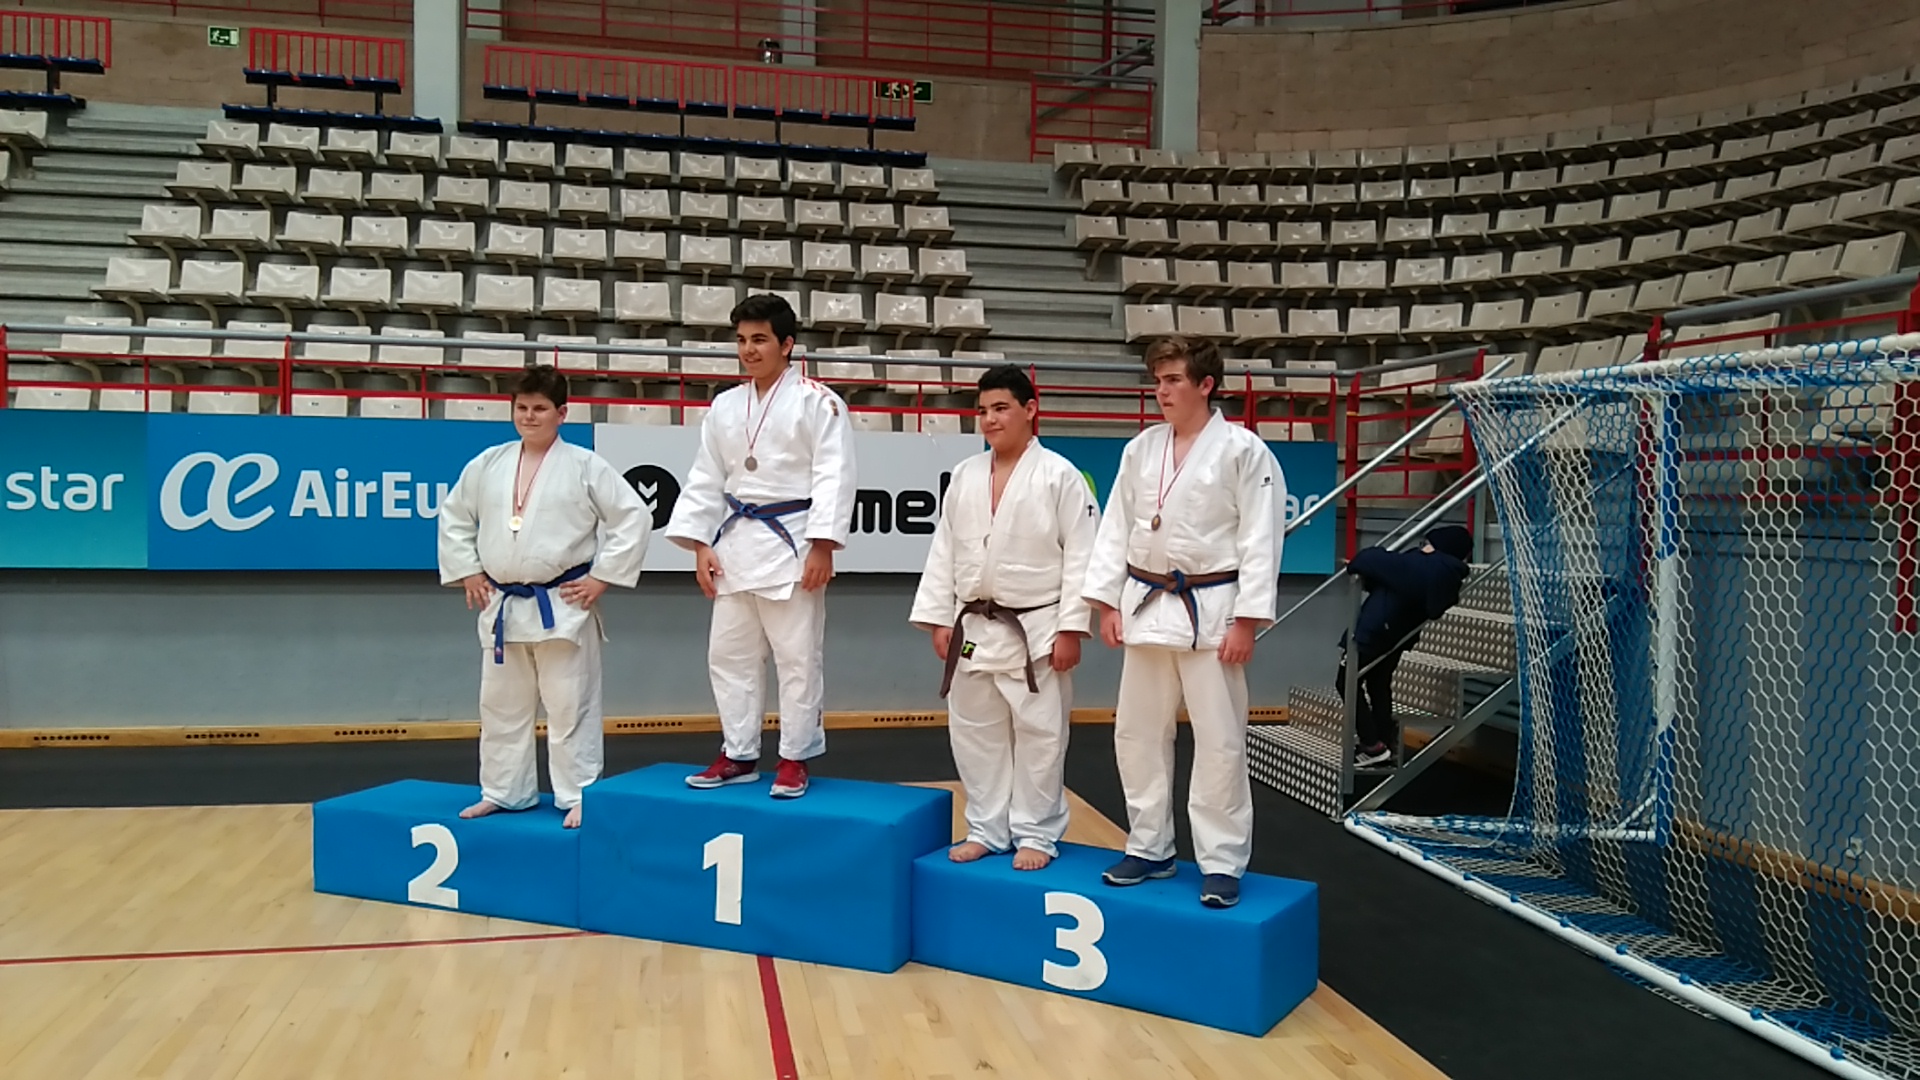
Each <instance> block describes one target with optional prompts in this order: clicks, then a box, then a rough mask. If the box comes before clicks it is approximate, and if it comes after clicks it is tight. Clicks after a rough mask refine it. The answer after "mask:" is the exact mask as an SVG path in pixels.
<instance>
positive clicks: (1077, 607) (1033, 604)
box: [908, 439, 1100, 672]
mask: <svg viewBox="0 0 1920 1080" xmlns="http://www.w3.org/2000/svg"><path fill="white" fill-rule="evenodd" d="M1099 526H1100V508H1099V504H1098V503H1097V502H1096V501H1095V500H1094V496H1093V492H1092V491H1091V490H1089V489H1088V487H1087V482H1086V479H1085V478H1084V477H1082V476H1081V475H1080V470H1079V469H1078V468H1076V467H1075V466H1074V465H1073V463H1072V462H1070V461H1068V460H1067V459H1066V458H1064V457H1062V456H1060V455H1059V454H1057V453H1055V452H1054V451H1052V450H1049V449H1047V448H1046V447H1044V446H1042V445H1040V440H1038V439H1035V440H1034V441H1033V442H1032V443H1031V444H1030V445H1028V447H1027V449H1026V451H1025V452H1024V453H1023V454H1021V455H1020V460H1019V462H1017V463H1016V464H1015V465H1014V468H1013V475H1011V476H1010V477H1008V478H1007V486H1006V489H1005V491H1004V492H1003V493H1002V495H1001V497H1000V508H999V510H998V511H997V512H996V511H995V510H994V509H993V451H991V450H988V451H986V452H984V453H980V454H975V455H974V456H972V457H970V458H967V459H966V460H964V461H962V462H960V464H958V465H956V466H954V469H953V478H952V479H951V480H950V481H949V482H948V484H947V492H946V500H945V502H944V503H942V505H941V510H940V521H939V523H938V524H937V525H935V526H934V530H933V548H932V550H931V551H929V552H928V554H927V564H926V569H925V571H924V572H923V573H922V574H921V575H920V587H919V589H918V590H917V591H916V592H915V594H914V598H913V612H912V614H911V615H909V616H908V618H909V620H910V621H911V622H912V623H913V624H914V625H915V626H919V627H921V628H923V629H932V628H935V627H952V626H953V623H954V619H955V617H956V616H958V615H959V613H960V608H961V606H962V605H964V604H966V603H969V602H971V601H974V600H992V601H994V602H996V603H998V604H1001V605H1003V606H1006V607H1010V608H1033V609H1034V610H1032V611H1029V612H1027V613H1026V614H1024V615H1020V616H1017V618H1019V620H1020V624H1021V626H1022V627H1023V628H1024V630H1025V631H1026V635H1027V650H1028V655H1022V653H1021V649H1020V640H1019V636H1018V635H1017V634H1015V633H1014V632H1013V628H1012V627H1010V626H1007V625H1006V624H1004V623H1002V622H1000V621H999V620H996V619H989V618H986V617H984V616H981V615H972V616H969V617H968V618H967V621H966V625H965V627H964V630H965V633H964V635H963V636H956V637H955V638H954V640H953V643H952V645H951V648H954V649H960V650H962V652H961V657H960V661H959V665H960V666H959V670H961V671H992V672H1016V671H1021V670H1024V669H1025V668H1026V665H1027V661H1028V659H1029V656H1030V657H1031V658H1032V659H1033V660H1035V661H1036V662H1037V663H1038V664H1040V665H1044V664H1045V663H1046V662H1047V660H1048V658H1050V657H1051V656H1052V655H1053V642H1054V638H1055V637H1056V636H1057V635H1058V634H1060V633H1063V632H1076V633H1082V634H1085V633H1091V632H1092V629H1093V626H1092V621H1093V616H1092V609H1091V608H1090V607H1089V606H1088V605H1087V602H1086V599H1085V597H1084V596H1083V595H1082V591H1083V582H1082V579H1083V578H1084V576H1085V573H1086V567H1087V559H1088V557H1089V555H1090V554H1091V553H1092V550H1093V540H1094V535H1095V533H1096V531H1097V530H1098V529H1099ZM967 646H971V649H970V650H969V649H967Z"/></svg>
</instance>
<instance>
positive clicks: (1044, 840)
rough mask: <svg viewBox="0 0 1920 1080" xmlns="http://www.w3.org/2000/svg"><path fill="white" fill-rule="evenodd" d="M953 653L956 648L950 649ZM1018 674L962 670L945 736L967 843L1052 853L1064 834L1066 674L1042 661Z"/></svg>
mask: <svg viewBox="0 0 1920 1080" xmlns="http://www.w3.org/2000/svg"><path fill="white" fill-rule="evenodd" d="M954 647H955V648H958V647H959V646H958V643H956V644H955V645H954ZM1035 669H1036V670H1035V671H1034V685H1035V686H1037V687H1039V690H1038V692H1032V691H1029V690H1028V689H1027V678H1026V675H1025V674H1024V673H1023V672H1019V671H962V672H957V673H956V674H955V675H954V677H953V688H952V689H951V690H950V691H949V692H948V694H947V735H948V737H949V738H950V739H951V740H952V742H953V763H954V766H955V767H956V768H957V769H958V770H959V772H960V783H961V785H962V786H963V787H965V788H966V792H967V839H969V840H972V841H974V842H975V843H978V844H984V845H985V846H986V847H987V848H988V849H990V850H992V851H1006V850H1007V849H1008V848H1010V847H1013V846H1019V847H1024V848H1032V849H1034V850H1035V851H1042V852H1045V853H1046V854H1047V855H1049V856H1054V855H1058V854H1060V849H1059V846H1058V845H1059V843H1060V838H1061V837H1062V836H1064V835H1065V834H1066V831H1067V793H1066V784H1065V777H1064V770H1065V768H1066V762H1067V725H1068V721H1069V718H1070V714H1071V710H1072V708H1073V676H1072V674H1071V673H1066V674H1062V673H1060V672H1056V671H1054V670H1053V668H1052V667H1051V666H1050V665H1048V664H1046V663H1045V662H1044V661H1043V662H1041V663H1038V664H1036V665H1035Z"/></svg>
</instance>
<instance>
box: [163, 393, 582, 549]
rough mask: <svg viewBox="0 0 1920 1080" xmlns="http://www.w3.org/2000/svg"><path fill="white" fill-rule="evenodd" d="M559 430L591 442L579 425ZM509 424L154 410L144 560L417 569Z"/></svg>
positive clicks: (506, 436)
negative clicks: (461, 488) (447, 502)
mask: <svg viewBox="0 0 1920 1080" xmlns="http://www.w3.org/2000/svg"><path fill="white" fill-rule="evenodd" d="M561 437H562V438H565V439H566V440H567V441H568V442H573V443H578V444H580V445H582V446H587V447H591V446H592V445H593V433H592V429H590V428H588V427H587V426H586V425H584V424H583V425H579V426H578V427H577V428H574V427H565V426H563V428H562V433H561ZM514 438H517V436H516V435H515V434H514V430H513V426H512V425H511V424H503V423H469V422H461V421H444V422H422V421H397V420H360V419H352V420H347V419H335V418H330V417H298V416H241V417H233V416H205V417H200V416H165V415H163V416H154V417H151V418H150V419H149V420H148V421H147V467H148V475H149V478H150V480H151V495H150V497H149V500H148V518H147V567H148V569H152V570H414V569H421V568H424V567H430V566H433V565H434V533H435V524H434V518H435V517H436V516H437V515H438V514H439V511H440V502H441V500H442V499H444V498H445V497H446V494H447V492H448V491H449V490H451V489H452V487H453V485H454V482H455V481H456V480H458V479H460V470H461V469H462V468H464V467H465V466H466V464H467V462H468V461H471V460H472V459H473V457H474V455H476V454H478V453H479V452H480V451H482V450H484V449H486V448H487V447H489V446H493V445H495V444H497V443H503V442H507V441H510V440H512V439H514Z"/></svg>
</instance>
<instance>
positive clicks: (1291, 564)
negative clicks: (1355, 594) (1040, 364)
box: [1041, 437, 1338, 574]
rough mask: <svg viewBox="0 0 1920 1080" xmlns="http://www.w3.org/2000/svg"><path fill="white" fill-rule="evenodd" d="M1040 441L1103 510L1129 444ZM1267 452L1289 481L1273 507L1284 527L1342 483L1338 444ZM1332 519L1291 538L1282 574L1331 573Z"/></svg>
mask: <svg viewBox="0 0 1920 1080" xmlns="http://www.w3.org/2000/svg"><path fill="white" fill-rule="evenodd" d="M1041 441H1042V442H1044V443H1046V445H1047V446H1049V447H1051V448H1052V449H1054V450H1055V451H1057V452H1058V453H1059V454H1060V455H1061V456H1063V457H1065V458H1066V459H1067V460H1068V461H1071V462H1073V463H1074V464H1075V465H1078V466H1079V467H1080V472H1081V475H1083V476H1085V477H1086V478H1087V481H1088V482H1089V483H1091V484H1092V485H1093V488H1094V491H1095V492H1097V493H1098V494H1099V496H1100V505H1101V506H1102V507H1105V506H1106V505H1107V496H1108V494H1110V493H1111V492H1112V490H1113V477H1114V474H1116V473H1118V472H1119V471H1120V452H1121V451H1122V450H1125V449H1126V447H1127V440H1125V439H1102V438H1078V437H1053V438H1044V439H1042V440H1041ZM1267 449H1269V450H1271V451H1273V456H1274V459H1275V460H1276V461H1278V462H1279V463H1280V470H1281V473H1282V474H1283V475H1284V476H1285V477H1286V481H1287V497H1286V499H1284V500H1283V501H1282V502H1281V503H1280V505H1278V506H1276V507H1274V513H1275V515H1276V517H1277V521H1278V524H1279V525H1280V526H1284V525H1285V523H1286V522H1289V521H1292V520H1293V519H1294V518H1296V517H1299V516H1300V514H1301V512H1302V511H1304V510H1306V509H1308V508H1309V507H1311V506H1313V505H1314V504H1315V503H1317V502H1319V501H1320V500H1321V499H1323V498H1325V497H1326V494H1327V492H1329V491H1332V490H1333V487H1334V484H1336V483H1337V482H1338V481H1337V480H1336V479H1335V476H1336V468H1335V461H1334V446H1333V444H1332V443H1326V442H1311V443H1307V442H1270V443H1268V444H1267ZM1333 518H1334V515H1333V514H1332V512H1327V513H1323V514H1321V515H1320V516H1318V517H1316V518H1314V519H1313V520H1312V521H1310V522H1308V523H1307V524H1305V525H1303V526H1301V527H1300V528H1299V529H1298V530H1296V531H1295V532H1294V534H1293V535H1292V536H1289V537H1288V538H1287V543H1286V546H1285V547H1284V548H1282V549H1281V552H1280V572H1281V573H1283V574H1331V573H1333V569H1334V564H1333V546H1334V525H1333Z"/></svg>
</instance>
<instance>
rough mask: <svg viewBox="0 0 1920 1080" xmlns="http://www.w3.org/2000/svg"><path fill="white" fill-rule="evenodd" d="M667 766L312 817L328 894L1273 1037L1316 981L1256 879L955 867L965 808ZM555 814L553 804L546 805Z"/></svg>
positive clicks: (449, 791)
mask: <svg viewBox="0 0 1920 1080" xmlns="http://www.w3.org/2000/svg"><path fill="white" fill-rule="evenodd" d="M698 768H699V767H698V766H693V765H671V764H663V765H654V766H650V767H648V768H644V769H639V770H636V771H634V772H629V773H622V774H620V775H616V776H610V777H607V778H605V779H603V780H600V781H599V782H597V783H595V784H594V785H593V786H591V787H590V788H588V789H587V790H586V791H585V792H584V797H585V799H586V802H587V804H588V807H587V813H586V815H585V820H584V821H583V822H582V823H581V827H580V828H578V829H560V828H556V827H555V825H554V820H555V819H554V816H553V814H550V813H527V814H512V813H507V814H491V815H488V816H486V817H481V818H476V819H472V820H464V819H462V818H461V817H460V810H461V808H462V807H464V806H466V805H467V804H468V803H469V802H471V801H472V799H473V793H474V789H473V788H472V787H470V786H463V785H458V784H442V783H430V782H427V781H421V780H403V781H400V782H397V783H392V784H387V785H385V786H383V787H377V788H372V789H370V790H367V791H361V792H357V793H354V794H351V795H345V796H342V797H340V798H336V799H329V800H327V801H324V802H321V803H318V804H316V805H315V806H314V811H313V882H314V888H315V889H317V890H319V891H321V892H327V893H337V894H340V895H344V896H354V897H361V898H365V899H370V900H384V901H391V902H396V903H409V904H417V905H422V906H426V907H438V908H446V909H450V910H454V911H462V912H468V913H471V914H476V915H489V916H497V917H501V918H511V919H520V920H524V921H528V922H539V923H549V924H552V925H556V926H566V927H575V928H579V929H583V930H591V931H598V932H603V933H610V934H619V935H623V936H628V937H640V938H650V939H654V940H659V941H671V942H677V943H680V944H686V945H695V946H703V947H707V948H715V949H728V950H733V951H738V952H745V953H755V954H761V955H767V956H775V957H780V958H783V959H791V960H802V961H810V962H814V963H821V964H831V965H835V966H839V967H848V968H858V969H862V970H866V971H878V972H891V971H894V970H896V969H898V968H899V967H900V966H901V965H902V964H904V963H906V962H907V961H909V960H913V961H916V962H919V963H923V964H928V965H931V966H934V967H941V968H946V969H949V970H953V971H959V972H964V973H967V974H972V975H980V976H984V977H987V978H991V979H998V980H1001V981H1003V982H1009V983H1016V984H1020V985H1023V986H1030V987H1034V988H1036V989H1041V990H1051V991H1055V992H1058V993H1062V994H1068V995H1071V996H1074V997H1085V998H1089V999H1091V1000H1094V1001H1101V1002H1106V1003H1109V1004H1113V1005H1120V1006H1125V1007H1127V1008H1132V1009H1138V1010H1140V1011H1143V1012H1152V1013H1159V1014H1162V1015H1165V1016H1171V1017H1175V1018H1178V1019H1181V1020H1188V1021H1192V1022H1194V1023H1198V1024H1205V1025H1208V1026H1211V1027H1217V1028H1224V1029H1226V1030H1229V1031H1237V1032H1241V1033H1244V1034H1248V1035H1263V1034H1265V1033H1266V1032H1267V1031H1268V1030H1269V1029H1270V1028H1272V1027H1273V1025H1274V1024H1275V1023H1277V1022H1278V1021H1279V1020H1280V1019H1281V1018H1282V1017H1284V1016H1285V1015H1286V1014H1287V1013H1288V1012H1290V1011H1292V1009H1293V1008H1294V1007H1295V1006H1296V1005H1298V1004H1299V1003H1300V1002H1301V1001H1303V1000H1305V999H1306V997H1307V995H1309V994H1311V993H1312V992H1313V989H1314V986H1315V984H1316V982H1317V981H1318V941H1319V928H1318V921H1319V920H1318V911H1317V900H1318V897H1317V894H1316V888H1315V886H1314V885H1312V884H1310V883H1307V882H1301V881H1292V880H1287V879H1283V878H1274V877H1266V876H1264V875H1259V874H1249V875H1247V876H1246V878H1245V880H1244V881H1243V883H1242V891H1241V902H1240V903H1239V904H1238V905H1236V906H1235V907H1233V908H1232V909H1230V910H1226V911H1214V910H1209V909H1207V908H1204V907H1201V906H1199V905H1197V904H1195V903H1194V902H1193V892H1194V890H1195V889H1196V888H1197V887H1198V884H1199V879H1198V875H1197V871H1196V870H1195V869H1194V867H1193V866H1192V865H1190V864H1181V865H1180V866H1179V870H1178V873H1177V874H1176V875H1175V876H1174V877H1172V878H1169V879H1166V880H1158V881H1150V882H1147V883H1145V884H1144V885H1141V886H1138V887H1134V888H1126V889H1114V888H1106V887H1103V886H1102V885H1101V883H1100V871H1101V869H1102V868H1103V867H1104V866H1106V865H1107V864H1108V863H1109V862H1111V861H1112V858H1113V854H1114V853H1113V852H1111V851H1106V850H1102V849H1096V848H1086V847H1081V846H1079V845H1075V844H1062V845H1060V855H1059V857H1058V858H1056V859H1054V860H1053V862H1052V863H1051V864H1050V865H1049V866H1047V867H1046V868H1045V869H1043V870H1037V871H1016V870H1014V869H1013V868H1012V865H1011V863H1010V862H1009V861H1008V860H1006V859H981V860H978V861H975V862H969V863H956V862H953V861H951V860H950V859H948V858H947V853H946V852H947V847H948V844H949V842H950V840H951V834H950V831H949V830H950V828H951V825H950V822H951V820H952V813H953V808H952V799H953V797H952V795H951V794H949V793H948V792H946V791H944V790H941V789H936V788H919V787H909V786H904V785H896V784H881V783H869V782H864V781H857V780H834V779H815V780H814V781H813V782H812V787H811V790H810V791H809V793H808V795H807V797H806V798H805V799H799V800H791V801H786V800H772V799H769V798H767V795H766V787H765V786H764V785H762V784H740V785H731V786H728V787H725V788H721V789H717V790H713V791H697V790H694V789H691V788H689V787H687V785H686V782H685V781H686V778H687V777H688V776H690V775H693V774H694V773H695V772H697V771H698ZM545 805H546V806H549V807H550V806H551V802H550V800H547V801H545Z"/></svg>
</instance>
